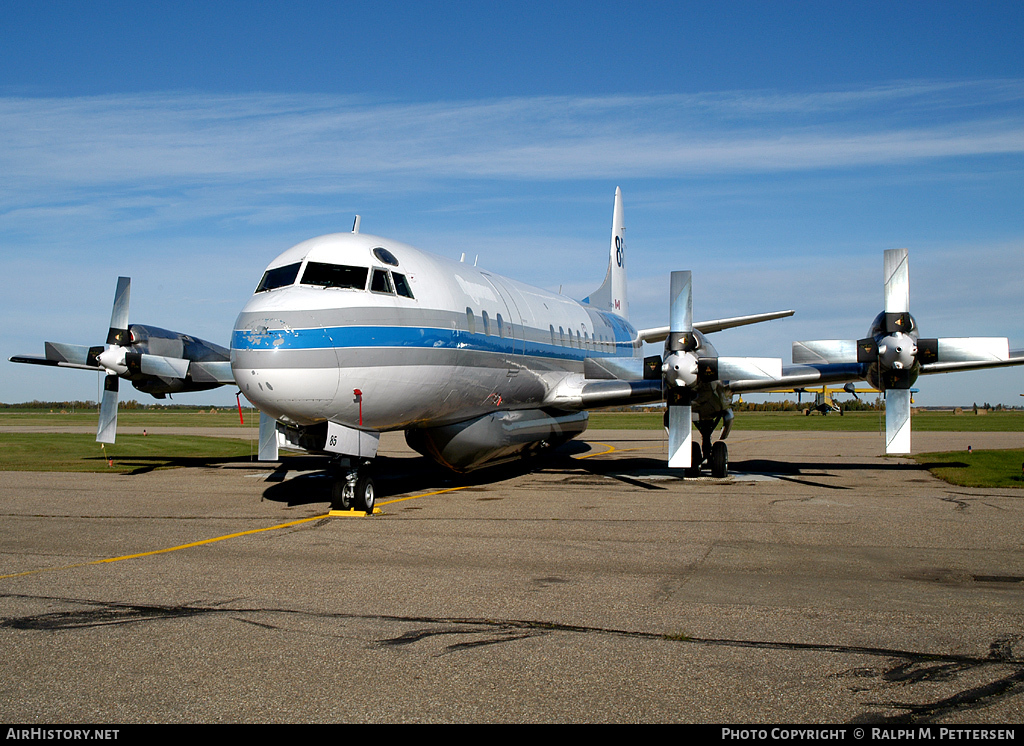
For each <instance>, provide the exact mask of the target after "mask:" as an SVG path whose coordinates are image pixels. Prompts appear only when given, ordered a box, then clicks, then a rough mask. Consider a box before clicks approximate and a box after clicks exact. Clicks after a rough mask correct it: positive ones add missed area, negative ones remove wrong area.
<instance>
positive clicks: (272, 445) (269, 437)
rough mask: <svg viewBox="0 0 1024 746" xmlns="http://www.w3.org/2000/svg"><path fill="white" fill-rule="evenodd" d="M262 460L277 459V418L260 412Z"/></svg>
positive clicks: (260, 449) (260, 457)
mask: <svg viewBox="0 0 1024 746" xmlns="http://www.w3.org/2000/svg"><path fill="white" fill-rule="evenodd" d="M258 458H259V460H260V461H277V460H278V453H277V420H275V419H274V418H273V417H271V416H270V415H268V414H265V413H263V412H260V447H259V456H258Z"/></svg>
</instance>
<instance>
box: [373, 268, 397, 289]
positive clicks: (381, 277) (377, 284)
mask: <svg viewBox="0 0 1024 746" xmlns="http://www.w3.org/2000/svg"><path fill="white" fill-rule="evenodd" d="M370 290H371V291H373V292H374V293H389V294H390V295H394V294H395V291H394V288H392V287H391V275H390V274H389V273H388V271H387V270H386V269H375V270H373V279H372V280H370Z"/></svg>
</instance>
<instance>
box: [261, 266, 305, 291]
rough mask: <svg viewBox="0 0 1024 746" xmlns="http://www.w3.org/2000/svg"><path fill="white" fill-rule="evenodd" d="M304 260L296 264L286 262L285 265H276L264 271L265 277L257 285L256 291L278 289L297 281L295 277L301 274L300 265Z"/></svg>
mask: <svg viewBox="0 0 1024 746" xmlns="http://www.w3.org/2000/svg"><path fill="white" fill-rule="evenodd" d="M301 265H302V262H296V263H295V264H286V265H285V266H283V267H274V268H273V269H268V270H267V271H266V272H264V273H263V279H261V280H260V284H259V285H257V286H256V292H257V293H262V292H264V291H267V290H277V289H278V288H283V287H286V286H288V285H293V284H294V283H295V278H296V277H298V276H299V267H300V266H301Z"/></svg>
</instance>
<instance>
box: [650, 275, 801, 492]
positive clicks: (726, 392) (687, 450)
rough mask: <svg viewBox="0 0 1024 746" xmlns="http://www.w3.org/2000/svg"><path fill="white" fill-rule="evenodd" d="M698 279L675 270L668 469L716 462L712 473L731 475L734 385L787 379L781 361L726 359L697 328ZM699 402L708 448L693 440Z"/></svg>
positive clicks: (665, 367)
mask: <svg viewBox="0 0 1024 746" xmlns="http://www.w3.org/2000/svg"><path fill="white" fill-rule="evenodd" d="M692 287H693V282H692V275H691V273H690V272H689V271H681V272H673V273H672V276H671V285H670V293H669V333H668V337H667V338H666V339H665V357H664V362H663V363H662V366H661V371H662V385H663V388H664V393H665V402H666V405H667V407H668V412H667V418H666V419H667V423H668V465H669V468H672V469H677V468H679V469H688V470H689V471H690V473H691V474H693V473H696V472H697V471H699V469H700V466H701V462H702V460H703V459H705V458H707V459H710V460H711V464H712V474H713V475H715V476H725V473H726V471H727V468H728V451H727V449H726V447H725V443H723V442H722V441H724V440H725V438H726V437H727V436H728V434H729V428H730V426H731V423H732V410H731V409H730V402H731V399H732V392H731V390H730V388H729V387H730V386H731V385H734V384H737V383H738V382H741V381H742V382H745V383H749V382H751V381H758V382H763V381H777V380H780V379H781V378H782V360H780V359H779V358H756V357H724V356H720V355H718V353H717V352H716V351H715V348H714V347H713V346H712V345H711V343H710V342H708V341H707V340H706V339H705V338H704V337H703V336H702V335H701V334H700V333H699V332H697V331H696V330H695V329H694V327H693V293H692ZM694 402H697V404H698V415H699V420H698V423H697V427H698V430H700V433H701V436H702V438H703V441H704V444H703V445H704V447H703V449H702V448H701V446H700V445H699V444H697V443H694V442H693V426H692V411H693V405H694ZM720 421H724V422H725V424H724V425H723V429H722V436H721V439H720V440H719V441H718V442H717V443H715V444H714V446H713V447H712V443H711V433H712V431H713V430H714V429H715V427H717V425H718V423H719V422H720Z"/></svg>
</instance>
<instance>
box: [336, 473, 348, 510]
mask: <svg viewBox="0 0 1024 746" xmlns="http://www.w3.org/2000/svg"><path fill="white" fill-rule="evenodd" d="M347 487H348V480H347V479H345V478H344V477H342V476H335V477H334V479H333V480H332V481H331V507H332V508H333V509H335V510H348V509H349V508H351V507H352V495H351V493H350V492H349V490H348V489H347Z"/></svg>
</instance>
